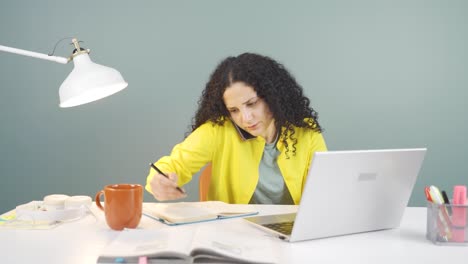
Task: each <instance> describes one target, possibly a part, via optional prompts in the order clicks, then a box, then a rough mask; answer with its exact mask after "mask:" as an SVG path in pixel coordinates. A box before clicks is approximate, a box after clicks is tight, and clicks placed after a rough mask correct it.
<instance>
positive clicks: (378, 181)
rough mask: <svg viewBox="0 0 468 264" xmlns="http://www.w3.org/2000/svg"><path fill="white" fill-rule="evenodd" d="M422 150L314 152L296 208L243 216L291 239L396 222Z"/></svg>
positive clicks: (390, 225) (364, 229)
mask: <svg viewBox="0 0 468 264" xmlns="http://www.w3.org/2000/svg"><path fill="white" fill-rule="evenodd" d="M426 150H427V149H425V148H418V149H387V150H357V151H328V152H316V153H315V155H314V157H313V159H312V163H311V165H310V169H309V173H308V176H307V180H306V184H305V187H304V190H303V193H302V198H301V202H300V205H299V208H298V211H297V213H295V214H282V215H269V216H254V217H247V218H244V219H245V220H247V221H249V222H250V223H253V224H254V225H255V226H257V227H260V228H262V229H264V230H267V231H269V232H273V234H274V235H276V236H278V237H279V238H280V239H283V240H286V241H290V242H295V241H301V240H308V239H317V238H324V237H331V236H340V235H346V234H354V233H360V232H368V231H376V230H383V229H390V228H396V227H398V226H399V225H400V222H401V219H402V216H403V213H404V210H405V208H406V206H407V204H408V201H409V198H410V196H411V193H412V190H413V187H414V184H415V182H416V178H417V176H418V174H419V171H420V169H421V165H422V163H423V160H424V156H425V154H426ZM288 226H289V227H288ZM275 230H276V231H275ZM281 230H286V231H285V232H282V231H281Z"/></svg>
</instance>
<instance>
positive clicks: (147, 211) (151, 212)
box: [143, 201, 258, 225]
mask: <svg viewBox="0 0 468 264" xmlns="http://www.w3.org/2000/svg"><path fill="white" fill-rule="evenodd" d="M143 214H144V215H146V216H148V217H150V218H153V219H156V220H158V221H161V222H163V223H165V224H167V225H181V224H189V223H198V222H205V221H213V220H220V219H227V218H234V217H244V216H250V215H256V214H258V212H257V211H252V209H246V207H245V205H241V204H228V203H224V202H220V201H208V202H178V203H145V204H143Z"/></svg>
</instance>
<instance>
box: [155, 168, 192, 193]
mask: <svg viewBox="0 0 468 264" xmlns="http://www.w3.org/2000/svg"><path fill="white" fill-rule="evenodd" d="M151 167H152V168H153V169H155V170H156V171H157V172H158V173H159V174H161V175H162V176H164V177H166V178H168V179H169V176H167V175H166V174H165V173H164V172H162V171H161V170H159V169H158V167H156V166H155V165H154V164H153V163H151ZM176 189H177V190H178V191H179V192H181V193H183V194H185V192H184V190H182V189H181V188H180V187H179V186H177V187H176Z"/></svg>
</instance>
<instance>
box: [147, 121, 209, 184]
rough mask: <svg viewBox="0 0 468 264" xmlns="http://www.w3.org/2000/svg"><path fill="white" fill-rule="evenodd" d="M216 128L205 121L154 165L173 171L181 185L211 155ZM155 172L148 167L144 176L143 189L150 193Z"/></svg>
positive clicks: (187, 180)
mask: <svg viewBox="0 0 468 264" xmlns="http://www.w3.org/2000/svg"><path fill="white" fill-rule="evenodd" d="M216 140H217V137H216V129H215V127H214V126H213V124H212V123H205V124H203V125H201V126H200V127H198V128H197V129H196V130H195V131H193V132H192V133H191V134H190V135H189V136H188V137H187V138H185V140H184V141H182V142H181V143H179V144H177V145H175V146H174V148H173V149H172V151H171V154H170V155H169V156H164V157H162V158H160V159H159V160H158V161H156V162H155V165H156V166H157V167H158V168H159V169H160V170H161V171H163V172H166V173H171V172H175V173H176V174H177V176H178V184H179V186H182V185H184V184H186V183H188V182H189V181H190V180H191V179H192V175H193V174H195V173H197V172H198V171H199V170H200V169H201V168H202V167H203V166H204V165H205V164H206V163H208V162H210V161H211V160H212V157H213V153H214V148H215V146H216V145H217V143H216V142H217V141H216ZM155 174H156V171H155V170H154V169H152V168H151V169H150V171H149V174H148V176H147V178H146V186H145V189H146V190H147V191H149V192H150V193H152V191H151V186H150V184H149V183H150V181H151V179H152V178H153V177H154V175H155Z"/></svg>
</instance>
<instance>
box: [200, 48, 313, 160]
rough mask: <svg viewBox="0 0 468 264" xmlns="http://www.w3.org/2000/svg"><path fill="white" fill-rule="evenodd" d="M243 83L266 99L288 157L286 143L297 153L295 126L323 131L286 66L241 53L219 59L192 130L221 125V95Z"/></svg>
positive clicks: (224, 113) (225, 113) (223, 108)
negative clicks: (237, 83) (211, 124)
mask: <svg viewBox="0 0 468 264" xmlns="http://www.w3.org/2000/svg"><path fill="white" fill-rule="evenodd" d="M236 82H243V83H245V84H246V85H248V86H251V87H252V88H253V89H254V90H255V92H256V93H257V95H258V96H259V97H260V98H262V99H263V100H265V102H266V103H267V105H268V107H269V108H270V111H271V112H272V114H273V118H274V119H275V125H276V131H282V129H284V130H283V131H282V132H281V135H280V139H279V140H281V141H282V142H283V143H284V145H285V147H286V155H287V157H288V158H289V155H288V152H289V144H288V142H287V139H288V138H289V139H290V141H291V142H292V153H293V155H295V154H296V147H295V145H296V144H297V138H295V137H294V134H295V131H294V126H296V127H305V128H308V129H312V130H315V131H317V132H322V128H321V127H320V125H319V123H318V121H317V119H318V114H317V112H316V111H315V110H314V109H312V107H310V106H309V104H310V100H309V99H308V98H307V97H305V96H304V94H303V89H302V87H301V86H300V85H299V84H298V83H297V82H296V80H295V79H294V77H293V76H292V75H291V74H290V73H289V72H288V70H286V68H285V67H284V66H283V65H282V64H280V63H278V62H276V61H275V60H273V59H271V58H269V57H266V56H262V55H258V54H253V53H243V54H241V55H239V56H237V57H228V58H226V59H224V60H223V61H221V63H219V65H218V66H217V67H216V69H215V70H214V72H213V73H212V74H211V77H210V79H209V81H208V83H207V84H206V87H205V89H204V90H203V92H202V95H201V97H200V99H199V101H198V110H197V112H196V114H195V116H194V118H193V120H192V125H191V128H192V131H193V130H195V129H196V128H198V127H199V126H201V125H202V124H204V123H205V122H207V121H211V122H213V123H214V124H217V125H223V124H224V122H225V121H226V120H229V118H226V117H229V116H230V114H229V111H228V110H227V108H226V106H225V104H224V100H223V94H224V91H225V90H226V88H227V87H229V86H231V85H232V84H233V83H236Z"/></svg>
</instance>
